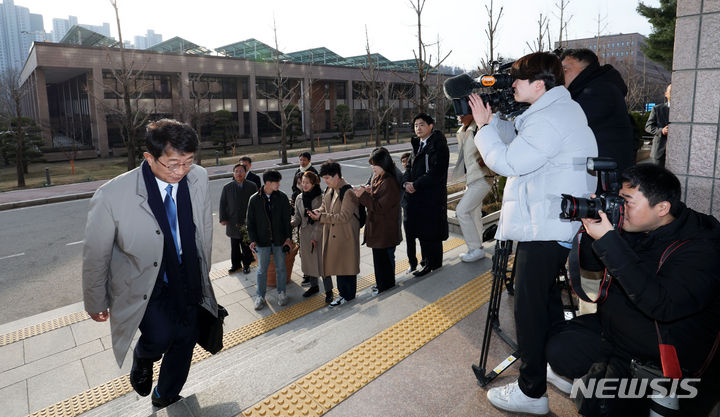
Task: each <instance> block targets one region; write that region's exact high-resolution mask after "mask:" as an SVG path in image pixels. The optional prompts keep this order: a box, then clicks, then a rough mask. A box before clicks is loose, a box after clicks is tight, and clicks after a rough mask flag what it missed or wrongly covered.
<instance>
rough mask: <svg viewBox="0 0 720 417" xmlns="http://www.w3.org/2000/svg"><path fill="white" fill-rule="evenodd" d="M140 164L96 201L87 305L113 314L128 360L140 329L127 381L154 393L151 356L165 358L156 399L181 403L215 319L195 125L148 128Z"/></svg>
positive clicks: (97, 315)
mask: <svg viewBox="0 0 720 417" xmlns="http://www.w3.org/2000/svg"><path fill="white" fill-rule="evenodd" d="M145 142H146V146H147V152H145V153H144V157H145V160H144V161H143V163H142V164H141V166H140V167H138V168H136V169H134V170H132V171H129V172H126V173H125V174H122V175H120V176H118V177H116V178H114V179H112V180H110V181H108V182H107V183H106V184H104V185H103V186H102V187H100V188H99V189H98V190H97V191H96V192H95V195H94V196H93V198H92V199H91V200H90V211H89V212H88V219H87V226H86V230H85V244H84V248H83V272H82V281H83V297H84V302H85V310H86V311H87V312H88V314H89V315H90V317H91V318H92V319H93V320H95V321H106V320H107V319H108V318H109V319H110V329H111V333H112V343H113V351H114V353H115V359H116V360H117V362H118V365H120V366H122V363H123V360H124V357H125V354H126V353H127V350H128V349H129V348H130V344H131V341H132V338H133V336H134V335H135V332H136V331H137V330H138V328H139V329H140V332H141V336H140V339H139V340H138V343H137V345H136V346H135V349H134V350H133V366H132V370H131V372H130V382H131V384H132V386H133V388H134V389H135V391H137V392H138V394H140V395H141V396H147V395H148V394H150V391H151V388H152V366H153V362H155V361H157V360H160V358H163V361H162V366H161V368H160V377H159V379H158V383H157V386H156V387H155V389H153V390H152V403H153V405H154V406H156V407H161V408H162V407H166V406H168V405H170V404H172V403H173V402H175V401H177V400H179V399H180V398H181V397H180V395H179V393H180V390H181V389H182V386H183V385H184V384H185V380H186V379H187V374H188V372H189V370H190V361H191V359H192V352H193V348H194V346H195V342H196V340H197V323H198V314H199V313H200V312H201V311H200V309H201V308H205V309H206V310H207V311H209V312H210V313H212V314H213V315H215V316H217V302H216V300H215V294H214V293H213V290H212V286H211V284H210V279H209V271H210V265H211V263H210V250H211V244H212V230H213V222H212V212H211V206H210V198H209V196H208V175H207V172H206V171H205V169H204V168H202V167H200V166H197V165H194V164H193V160H194V155H195V151H196V150H197V148H198V140H197V135H196V134H195V132H194V131H193V130H192V128H190V127H189V126H188V125H186V124H184V123H180V122H177V121H175V120H169V119H163V120H159V121H157V122H152V123H150V124H149V125H148V128H147V133H146V137H145Z"/></svg>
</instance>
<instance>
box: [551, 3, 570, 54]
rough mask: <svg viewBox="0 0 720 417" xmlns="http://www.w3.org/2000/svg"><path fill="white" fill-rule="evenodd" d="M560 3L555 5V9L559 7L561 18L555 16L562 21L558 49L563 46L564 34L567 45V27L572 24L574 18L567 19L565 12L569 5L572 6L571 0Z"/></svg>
mask: <svg viewBox="0 0 720 417" xmlns="http://www.w3.org/2000/svg"><path fill="white" fill-rule="evenodd" d="M558 1H559V3H555V7H557V9H558V12H559V13H560V16H558V15H555V16H556V17H558V19H559V20H560V30H559V31H558V32H559V34H558V47H562V46H563V33H565V38H566V39H565V41H566V43H567V27H568V23H570V20H572V18H573V16H572V15H570V16H569V17H566V13H565V10H566V9H567V7H568V5H569V4H570V0H558Z"/></svg>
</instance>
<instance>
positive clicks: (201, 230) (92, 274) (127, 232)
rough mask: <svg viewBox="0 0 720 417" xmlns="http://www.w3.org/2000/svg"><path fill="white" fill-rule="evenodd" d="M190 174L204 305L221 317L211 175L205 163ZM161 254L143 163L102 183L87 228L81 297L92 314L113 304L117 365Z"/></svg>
mask: <svg viewBox="0 0 720 417" xmlns="http://www.w3.org/2000/svg"><path fill="white" fill-rule="evenodd" d="M143 163H145V162H143ZM187 179H188V187H189V189H190V201H191V204H192V208H193V222H194V223H195V227H196V234H195V245H196V246H197V251H198V256H199V257H200V270H201V274H202V292H203V301H202V306H203V307H205V308H206V309H207V310H208V311H210V312H211V313H213V314H214V315H215V316H217V301H216V300H215V294H214V292H213V289H212V285H211V284H210V277H209V272H210V266H211V262H210V251H211V245H212V232H213V222H212V211H211V205H210V198H209V195H208V175H207V172H206V171H205V169H204V168H202V167H200V166H197V165H193V166H192V168H191V169H190V171H189V172H188V174H187ZM162 256H163V234H162V231H161V230H160V226H159V225H158V223H157V221H156V220H155V216H154V215H153V213H152V210H151V209H150V205H149V204H148V192H147V189H146V187H145V182H144V180H143V176H142V170H141V167H138V168H135V169H134V170H132V171H130V172H126V173H125V174H122V175H120V176H118V177H116V178H114V179H112V180H110V181H108V182H107V183H105V184H104V185H103V186H102V187H100V188H99V189H98V190H97V191H96V192H95V195H94V196H93V197H92V199H91V200H90V211H89V212H88V219H87V226H86V229H85V244H84V247H83V268H82V283H83V300H84V302H85V310H86V311H87V312H89V313H99V312H102V311H105V310H106V309H108V308H109V309H110V331H111V335H112V344H113V351H114V353H115V359H116V360H117V363H118V365H119V366H122V363H123V360H124V358H125V354H126V353H127V351H128V349H129V348H130V344H131V342H132V338H133V336H134V335H135V332H136V331H137V329H138V327H139V326H140V321H141V320H142V318H143V315H144V314H145V308H146V307H147V304H148V301H149V299H150V296H151V295H152V291H153V287H154V285H155V280H156V279H157V276H158V268H160V265H161V264H162Z"/></svg>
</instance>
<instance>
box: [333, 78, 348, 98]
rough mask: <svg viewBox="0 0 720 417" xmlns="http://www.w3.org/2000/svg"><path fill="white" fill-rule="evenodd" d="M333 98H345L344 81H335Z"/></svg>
mask: <svg viewBox="0 0 720 417" xmlns="http://www.w3.org/2000/svg"><path fill="white" fill-rule="evenodd" d="M335 98H336V99H337V100H345V98H346V94H345V83H344V82H342V81H338V82H336V83H335Z"/></svg>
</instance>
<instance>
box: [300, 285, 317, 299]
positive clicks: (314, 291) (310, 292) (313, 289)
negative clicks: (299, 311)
mask: <svg viewBox="0 0 720 417" xmlns="http://www.w3.org/2000/svg"><path fill="white" fill-rule="evenodd" d="M319 292H320V287H319V286H317V285H316V286H314V287H310V288H308V289H307V291H305V292H304V293H303V297H305V298H307V297H311V296H313V295H315V294H317V293H319Z"/></svg>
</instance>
